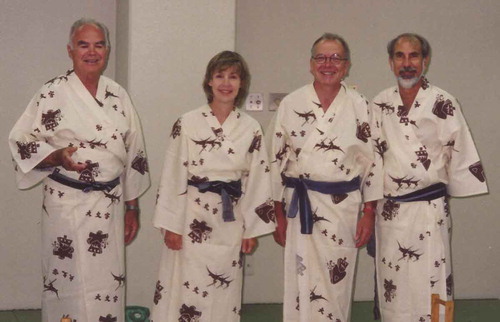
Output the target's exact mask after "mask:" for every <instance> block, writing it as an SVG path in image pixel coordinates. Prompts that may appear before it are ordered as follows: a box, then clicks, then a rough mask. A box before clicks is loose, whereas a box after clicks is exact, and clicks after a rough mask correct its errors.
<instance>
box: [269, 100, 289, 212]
mask: <svg viewBox="0 0 500 322" xmlns="http://www.w3.org/2000/svg"><path fill="white" fill-rule="evenodd" d="M284 109H285V106H283V102H282V103H281V104H280V107H279V108H278V110H277V112H276V115H275V116H274V117H273V119H272V120H271V123H270V124H269V126H268V128H267V132H266V143H267V145H268V148H267V150H268V151H269V161H270V169H271V187H272V199H273V200H274V201H279V202H281V201H282V199H283V193H284V190H285V187H284V185H283V180H282V178H281V173H282V172H283V171H284V170H285V166H286V163H287V159H288V154H289V150H290V146H289V145H288V144H287V142H286V131H285V129H284V128H283V126H282V124H281V118H282V112H283V110H284Z"/></svg>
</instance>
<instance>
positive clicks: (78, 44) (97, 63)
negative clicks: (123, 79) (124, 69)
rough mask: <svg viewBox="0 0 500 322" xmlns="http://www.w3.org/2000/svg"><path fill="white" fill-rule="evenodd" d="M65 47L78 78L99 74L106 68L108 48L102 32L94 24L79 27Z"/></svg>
mask: <svg viewBox="0 0 500 322" xmlns="http://www.w3.org/2000/svg"><path fill="white" fill-rule="evenodd" d="M67 49H68V55H69V57H70V58H71V60H72V61H73V69H74V70H75V73H76V74H77V75H78V76H79V77H80V78H83V77H87V76H89V75H94V76H96V75H101V73H102V72H103V71H104V69H105V68H106V64H107V59H108V54H109V48H108V47H106V41H105V38H104V33H103V32H102V31H101V30H100V29H99V28H98V27H96V26H94V25H84V26H82V27H80V28H79V29H78V30H77V31H76V32H75V33H74V35H73V38H72V40H71V46H69V45H68V46H67Z"/></svg>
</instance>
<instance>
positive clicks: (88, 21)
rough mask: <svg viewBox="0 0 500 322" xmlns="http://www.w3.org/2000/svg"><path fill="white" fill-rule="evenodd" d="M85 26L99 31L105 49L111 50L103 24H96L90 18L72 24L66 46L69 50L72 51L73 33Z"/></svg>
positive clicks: (107, 33) (106, 28)
mask: <svg viewBox="0 0 500 322" xmlns="http://www.w3.org/2000/svg"><path fill="white" fill-rule="evenodd" d="M86 25H93V26H96V27H97V28H98V29H99V30H101V31H102V33H103V35H104V41H105V43H106V47H107V48H111V44H110V43H109V30H108V27H106V25H105V24H103V23H102V22H98V21H96V20H94V19H92V18H80V19H78V20H77V21H75V22H74V23H73V25H72V26H71V29H70V31H69V41H68V46H69V47H70V48H71V49H73V37H74V36H75V33H76V32H77V31H78V29H80V28H81V27H83V26H86Z"/></svg>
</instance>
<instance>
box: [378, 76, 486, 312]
mask: <svg viewBox="0 0 500 322" xmlns="http://www.w3.org/2000/svg"><path fill="white" fill-rule="evenodd" d="M371 109H372V110H373V114H374V117H375V119H376V120H377V124H378V125H380V128H376V129H374V133H376V134H374V136H376V137H375V139H376V140H377V142H378V144H379V149H378V151H379V152H380V153H383V160H384V165H383V169H384V194H385V195H392V196H398V195H404V194H407V193H411V192H413V191H416V190H420V189H422V188H425V187H428V186H430V185H432V184H435V183H439V182H442V183H445V184H446V185H447V189H448V193H449V194H450V195H451V196H460V197H462V196H470V195H475V194H480V193H485V192H487V187H486V182H485V178H484V173H483V172H482V166H481V165H480V162H479V156H478V154H477V152H476V148H475V146H474V142H473V141H472V137H471V135H470V132H469V128H468V127H467V124H466V122H465V119H464V117H463V115H462V113H461V110H460V106H459V104H458V102H457V100H456V99H455V98H454V97H452V96H451V95H450V94H448V93H447V92H445V91H443V90H442V89H440V88H438V87H436V86H432V85H430V84H429V83H428V82H427V80H424V82H423V86H422V88H421V89H420V90H419V92H418V94H417V96H416V98H415V101H414V103H413V105H412V107H411V109H410V110H409V111H406V110H405V108H404V107H403V103H402V101H401V97H400V94H399V90H398V88H397V87H391V88H388V89H386V90H384V91H382V92H381V93H380V94H379V95H377V96H376V97H375V99H374V100H373V103H372V104H371ZM384 151H385V152H384ZM377 208H378V209H377V219H376V238H377V250H376V252H377V255H376V268H377V280H378V281H377V288H378V294H379V301H380V306H381V313H382V317H383V320H384V321H430V299H431V293H438V294H439V295H440V297H441V298H442V299H452V293H453V292H452V289H453V285H452V284H453V283H452V281H453V277H452V274H451V258H450V242H449V232H450V230H451V218H450V213H449V207H448V202H447V200H446V198H444V197H443V198H439V199H435V200H432V201H430V202H428V201H419V202H410V203H397V202H391V201H387V200H385V199H384V200H382V201H379V203H378V207H377Z"/></svg>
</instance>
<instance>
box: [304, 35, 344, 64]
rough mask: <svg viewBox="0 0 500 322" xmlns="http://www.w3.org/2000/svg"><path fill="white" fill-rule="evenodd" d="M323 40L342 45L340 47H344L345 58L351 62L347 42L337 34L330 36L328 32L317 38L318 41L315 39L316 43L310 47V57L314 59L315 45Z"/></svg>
mask: <svg viewBox="0 0 500 322" xmlns="http://www.w3.org/2000/svg"><path fill="white" fill-rule="evenodd" d="M323 40H334V41H338V42H339V43H340V44H341V45H342V47H344V53H345V56H346V57H345V58H347V59H348V60H351V51H350V50H349V46H348V45H347V42H346V41H345V40H344V38H342V37H341V36H339V35H337V34H332V33H330V32H325V33H324V34H323V35H321V37H319V38H318V39H316V41H315V42H314V43H313V45H312V47H311V57H314V54H315V50H316V45H317V44H318V43H319V42H320V41H323Z"/></svg>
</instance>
